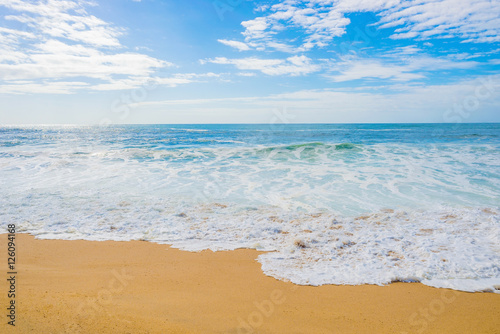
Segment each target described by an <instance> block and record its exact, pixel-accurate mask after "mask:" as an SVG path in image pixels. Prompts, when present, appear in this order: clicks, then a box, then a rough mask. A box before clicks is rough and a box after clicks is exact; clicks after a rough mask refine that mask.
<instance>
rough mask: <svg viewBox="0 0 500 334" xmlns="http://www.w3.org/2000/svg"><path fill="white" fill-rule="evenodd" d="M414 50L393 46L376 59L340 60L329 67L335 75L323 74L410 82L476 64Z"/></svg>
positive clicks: (343, 78)
mask: <svg viewBox="0 0 500 334" xmlns="http://www.w3.org/2000/svg"><path fill="white" fill-rule="evenodd" d="M415 50H416V49H409V48H406V47H405V48H399V49H394V50H393V51H391V52H389V53H386V54H384V55H382V56H381V57H379V58H371V59H366V58H353V59H349V60H340V61H338V62H336V63H333V64H331V66H330V71H331V72H336V73H338V74H334V75H327V77H329V78H331V79H332V80H333V81H335V82H342V81H350V80H357V79H364V78H371V79H386V80H392V81H411V80H417V79H423V78H425V77H426V76H425V75H426V74H428V73H430V72H433V71H442V70H451V69H471V68H474V67H477V66H478V65H479V63H477V62H474V61H454V60H452V59H447V58H436V57H429V56H427V55H421V56H414V55H413V53H414V52H415Z"/></svg>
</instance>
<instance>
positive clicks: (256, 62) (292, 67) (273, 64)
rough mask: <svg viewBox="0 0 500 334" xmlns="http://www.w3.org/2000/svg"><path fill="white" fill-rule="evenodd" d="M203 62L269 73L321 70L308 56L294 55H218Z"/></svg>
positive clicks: (303, 72) (292, 73)
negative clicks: (275, 57)
mask: <svg viewBox="0 0 500 334" xmlns="http://www.w3.org/2000/svg"><path fill="white" fill-rule="evenodd" d="M203 62H209V63H213V64H223V65H229V64H230V65H234V66H236V67H237V68H238V69H240V70H255V71H261V72H262V73H264V74H268V75H291V76H299V75H304V74H309V73H312V72H316V71H319V70H320V66H319V65H316V64H313V63H312V62H311V59H310V58H308V57H306V56H293V57H288V58H287V59H262V58H255V57H248V58H240V59H228V58H226V57H217V58H214V59H207V60H204V61H203Z"/></svg>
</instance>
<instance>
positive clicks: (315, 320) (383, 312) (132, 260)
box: [0, 234, 500, 334]
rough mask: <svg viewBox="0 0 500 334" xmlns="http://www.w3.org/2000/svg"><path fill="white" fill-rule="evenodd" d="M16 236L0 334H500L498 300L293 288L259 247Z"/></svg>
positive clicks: (2, 291)
mask: <svg viewBox="0 0 500 334" xmlns="http://www.w3.org/2000/svg"><path fill="white" fill-rule="evenodd" d="M16 237H17V262H18V264H17V268H16V269H17V271H18V274H17V277H16V290H17V291H16V322H15V324H16V326H15V327H12V326H10V325H7V321H8V318H7V317H6V315H7V310H6V307H7V306H8V302H9V299H8V297H7V292H8V289H9V286H8V282H7V280H6V279H2V283H1V284H0V296H1V297H0V304H1V305H2V310H4V311H3V313H4V314H3V315H2V319H3V320H2V324H1V325H0V332H1V333H134V334H135V333H235V334H236V333H284V334H285V333H286V334H288V333H290V334H293V333H315V334H316V333H405V332H407V333H500V295H499V294H493V293H464V292H456V291H452V290H446V289H435V288H431V287H427V286H424V285H422V284H416V283H413V284H410V283H394V284H391V285H389V286H383V287H381V286H370V285H364V286H331V285H330V286H321V287H311V286H296V285H294V284H291V283H286V282H282V281H278V280H276V279H273V278H271V277H268V276H265V275H264V274H263V273H262V271H261V269H260V264H259V263H258V262H257V261H256V258H257V256H258V255H259V252H257V251H254V250H236V251H230V252H216V253H214V252H211V251H204V252H199V253H190V252H183V251H179V250H177V249H172V248H169V247H168V246H165V245H158V244H153V243H148V242H141V241H131V242H92V241H62V240H36V239H34V238H33V237H32V236H30V235H26V234H18V235H17V236H16ZM6 243H7V236H6V235H5V234H3V235H0V249H2V250H3V251H2V253H3V254H4V262H5V265H2V267H3V268H6V267H7V265H6V264H7V255H6V253H7V250H6V249H7V245H6ZM6 271H7V270H5V272H6ZM5 276H7V274H5ZM5 276H4V277H5Z"/></svg>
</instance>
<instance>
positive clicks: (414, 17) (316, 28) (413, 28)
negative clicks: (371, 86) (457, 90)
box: [241, 0, 500, 52]
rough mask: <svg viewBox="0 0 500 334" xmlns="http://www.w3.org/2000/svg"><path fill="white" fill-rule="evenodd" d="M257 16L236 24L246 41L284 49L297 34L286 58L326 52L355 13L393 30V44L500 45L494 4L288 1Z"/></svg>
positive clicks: (492, 0) (493, 0) (484, 0)
mask: <svg viewBox="0 0 500 334" xmlns="http://www.w3.org/2000/svg"><path fill="white" fill-rule="evenodd" d="M261 10H262V11H263V12H265V13H264V15H261V16H259V17H257V18H255V19H253V20H249V21H244V22H242V23H241V24H242V26H243V27H244V28H245V31H244V32H243V35H244V37H245V41H246V42H247V43H255V44H257V45H259V46H260V47H261V48H272V47H273V45H288V44H289V43H287V41H289V38H281V37H280V33H281V32H283V31H284V30H291V29H299V30H300V31H301V37H299V38H298V40H297V42H296V45H294V46H293V47H292V48H288V50H284V49H282V50H281V51H286V52H302V51H307V50H309V49H311V48H314V47H325V46H327V45H328V44H329V43H331V42H332V40H333V38H335V37H340V36H342V35H344V34H345V32H346V27H347V26H348V25H349V24H350V23H351V21H350V20H349V18H348V17H347V14H350V13H356V12H372V13H375V14H376V15H377V16H379V17H380V21H379V22H378V23H377V26H378V28H380V29H384V28H396V31H395V33H394V34H393V35H392V36H391V37H392V38H394V39H403V38H404V39H408V38H418V39H429V38H449V37H458V38H460V39H461V40H462V41H463V42H498V41H500V2H499V1H498V0H442V1H435V0H419V1H402V0H293V1H292V0H287V1H283V2H281V3H279V4H276V5H273V6H267V7H262V8H261ZM375 21H376V20H375V19H374V22H373V23H376V22H375ZM297 43H298V45H297Z"/></svg>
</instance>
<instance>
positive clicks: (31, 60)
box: [0, 0, 500, 125]
mask: <svg viewBox="0 0 500 334" xmlns="http://www.w3.org/2000/svg"><path fill="white" fill-rule="evenodd" d="M499 70H500V0H441V1H435V0H415V1H398V0H303V1H301V0H275V1H248V0H106V1H89V0H75V1H71V0H30V1H23V0H0V124H5V125H7V124H115V123H117V124H121V123H133V124H139V123H140V124H146V123H163V124H173V123H184V124H185V123H273V122H281V123H421V122H424V123H427V122H428V123H434V122H436V123H443V122H445V123H468V122H500V71H499Z"/></svg>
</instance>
